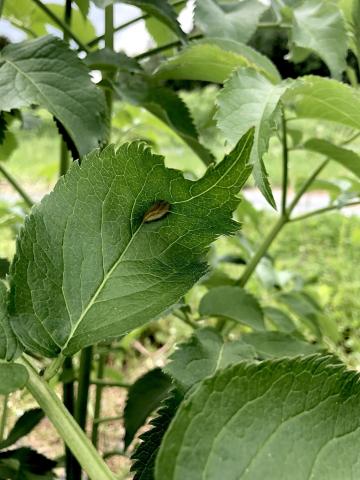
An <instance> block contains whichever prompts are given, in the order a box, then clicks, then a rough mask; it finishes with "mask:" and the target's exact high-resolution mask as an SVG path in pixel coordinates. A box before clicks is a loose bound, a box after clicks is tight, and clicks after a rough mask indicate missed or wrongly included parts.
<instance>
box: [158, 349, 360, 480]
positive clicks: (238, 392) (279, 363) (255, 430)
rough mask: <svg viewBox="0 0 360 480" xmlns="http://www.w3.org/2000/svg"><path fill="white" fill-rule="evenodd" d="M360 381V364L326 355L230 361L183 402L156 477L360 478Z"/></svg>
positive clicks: (194, 479) (163, 447)
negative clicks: (348, 366) (352, 366)
mask: <svg viewBox="0 0 360 480" xmlns="http://www.w3.org/2000/svg"><path fill="white" fill-rule="evenodd" d="M359 385H360V383H359V374H358V373H357V372H354V371H346V370H345V367H344V365H340V364H339V363H338V362H337V361H336V360H335V359H334V358H333V357H321V356H318V355H316V356H310V357H305V358H303V359H300V358H295V359H291V360H290V359H280V360H276V361H265V362H261V363H260V364H246V363H240V364H238V365H236V366H234V367H230V368H228V369H225V370H223V371H221V372H219V373H217V374H216V375H215V376H213V377H211V378H210V379H207V380H205V381H204V382H203V383H202V385H201V386H200V387H199V388H198V389H197V390H196V391H195V392H194V393H193V395H191V396H190V397H188V399H185V401H183V402H182V404H181V406H180V408H179V410H178V412H177V414H176V416H175V418H174V420H173V421H172V423H171V425H170V427H169V429H168V431H167V433H166V434H165V437H164V439H163V442H162V445H161V448H160V452H159V454H158V458H157V465H156V475H155V478H156V479H158V480H162V479H164V478H166V479H167V480H180V479H181V480H183V479H184V478H186V479H187V480H198V479H199V478H206V479H208V480H218V479H219V478H221V479H223V480H233V479H241V480H262V479H264V478H266V479H268V480H288V479H290V478H291V480H308V479H312V480H315V479H316V480H339V479H340V478H341V479H344V480H350V479H355V478H358V477H359V475H360V462H359V454H358V452H359V445H360V428H359V427H360V420H359V418H360V415H359V414H360V407H359V405H360V403H359V400H360V387H359ZM214 412H215V413H214Z"/></svg>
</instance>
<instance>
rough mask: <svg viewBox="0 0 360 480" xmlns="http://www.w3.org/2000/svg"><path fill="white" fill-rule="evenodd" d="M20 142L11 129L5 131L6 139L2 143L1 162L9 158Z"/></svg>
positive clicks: (0, 146) (0, 150) (0, 149)
mask: <svg viewBox="0 0 360 480" xmlns="http://www.w3.org/2000/svg"><path fill="white" fill-rule="evenodd" d="M17 147H18V142H17V140H16V137H15V135H14V134H13V133H12V132H10V131H9V130H8V131H7V132H6V133H5V138H4V141H3V142H2V143H1V145H0V162H1V161H3V162H4V161H6V160H9V158H10V157H11V155H12V153H13V152H14V151H15V150H16V149H17Z"/></svg>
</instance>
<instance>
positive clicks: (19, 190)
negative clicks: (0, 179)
mask: <svg viewBox="0 0 360 480" xmlns="http://www.w3.org/2000/svg"><path fill="white" fill-rule="evenodd" d="M0 172H1V173H2V175H3V176H4V177H5V178H6V180H7V181H8V182H9V183H10V185H11V186H12V187H13V188H14V190H16V191H17V193H18V194H19V195H20V197H22V199H23V200H24V202H25V203H26V204H27V205H28V207H32V206H33V205H34V202H33V201H32V200H31V198H30V197H29V195H28V194H27V193H26V192H25V191H24V190H23V188H22V187H21V186H20V185H19V184H18V182H17V181H16V180H15V178H14V177H13V176H12V175H10V173H9V172H8V171H7V170H5V168H4V167H3V166H2V165H1V164H0Z"/></svg>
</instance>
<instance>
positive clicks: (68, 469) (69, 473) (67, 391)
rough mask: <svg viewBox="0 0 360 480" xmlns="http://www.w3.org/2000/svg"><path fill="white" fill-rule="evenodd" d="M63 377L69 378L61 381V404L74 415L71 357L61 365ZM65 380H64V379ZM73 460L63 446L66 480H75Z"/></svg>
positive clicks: (67, 448)
mask: <svg viewBox="0 0 360 480" xmlns="http://www.w3.org/2000/svg"><path fill="white" fill-rule="evenodd" d="M63 375H64V376H65V377H70V379H69V380H68V381H63V402H64V405H65V407H66V409H67V410H68V412H69V413H70V414H71V415H74V398H75V396H74V367H73V361H72V358H71V357H66V358H65V360H64V365H63ZM65 380H66V378H65ZM74 464H75V459H74V456H73V454H72V452H71V450H70V448H69V447H67V446H66V444H65V473H66V480H75V476H74V474H75V472H74Z"/></svg>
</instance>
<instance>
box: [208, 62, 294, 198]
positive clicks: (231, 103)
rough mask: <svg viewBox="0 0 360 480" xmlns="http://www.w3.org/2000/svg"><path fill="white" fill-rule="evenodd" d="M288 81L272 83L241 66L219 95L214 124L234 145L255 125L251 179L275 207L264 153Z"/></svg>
mask: <svg viewBox="0 0 360 480" xmlns="http://www.w3.org/2000/svg"><path fill="white" fill-rule="evenodd" d="M287 88H288V83H285V82H284V83H281V84H279V85H274V84H272V83H271V82H270V81H269V80H267V79H266V78H265V77H264V76H262V75H260V74H259V73H258V72H256V71H255V70H252V69H249V68H241V69H239V70H237V71H236V72H235V73H234V74H233V75H232V76H231V77H230V79H229V80H227V82H226V83H225V86H224V88H223V89H222V91H221V92H220V94H219V96H218V107H219V109H218V112H217V114H216V119H217V124H218V127H219V128H220V130H221V131H222V132H223V134H224V136H225V138H226V139H227V140H228V141H229V142H230V144H231V145H234V144H235V143H236V142H237V141H238V140H239V138H240V136H241V135H242V134H243V133H244V132H245V131H246V130H247V129H248V128H249V127H251V126H255V139H254V148H253V151H252V156H251V158H252V162H253V163H254V172H253V174H254V178H255V181H256V184H257V186H258V187H259V189H260V190H261V192H262V194H263V195H264V197H265V198H266V200H267V201H268V202H269V203H270V205H272V206H273V207H275V200H274V197H273V194H272V191H271V187H270V184H269V180H268V175H267V172H266V168H265V165H264V162H263V155H264V153H265V152H266V151H267V149H268V146H269V140H270V137H271V135H272V134H273V130H274V129H275V117H276V113H277V109H278V104H279V101H280V99H281V96H282V95H283V93H284V92H285V91H286V89H287Z"/></svg>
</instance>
